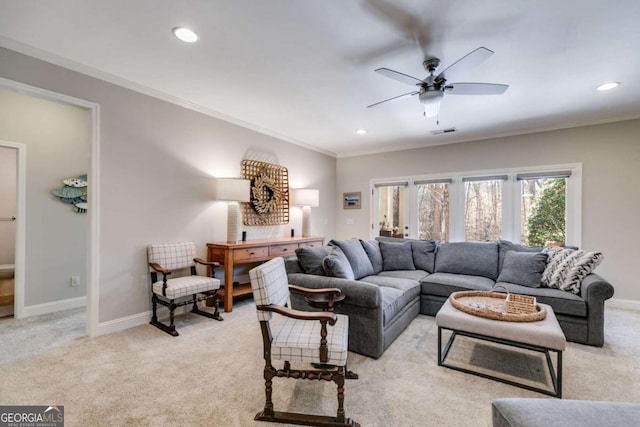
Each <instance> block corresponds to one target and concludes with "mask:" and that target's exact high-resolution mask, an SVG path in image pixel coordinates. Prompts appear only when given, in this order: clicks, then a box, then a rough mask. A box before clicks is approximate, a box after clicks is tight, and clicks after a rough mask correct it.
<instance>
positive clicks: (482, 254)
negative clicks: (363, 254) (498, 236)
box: [383, 242, 498, 280]
mask: <svg viewBox="0 0 640 427" xmlns="http://www.w3.org/2000/svg"><path fill="white" fill-rule="evenodd" d="M383 255H384V253H383ZM435 272H436V273H456V274H465V275H468V276H483V277H488V278H490V279H493V280H495V279H496V278H497V277H498V244H497V243H496V242H452V243H440V244H439V245H438V249H437V252H436V267H435Z"/></svg>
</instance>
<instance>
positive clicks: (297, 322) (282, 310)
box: [249, 258, 359, 426]
mask: <svg viewBox="0 0 640 427" xmlns="http://www.w3.org/2000/svg"><path fill="white" fill-rule="evenodd" d="M249 276H250V278H251V288H252V290H253V298H254V300H255V303H256V308H257V312H258V320H259V321H260V328H261V330H262V339H263V345H264V348H263V349H264V360H265V367H264V378H265V393H266V401H265V406H264V410H263V411H261V412H259V413H258V414H257V415H256V417H255V419H256V420H259V421H270V422H277V423H291V424H304V425H313V426H359V424H358V423H356V422H355V421H352V420H351V419H348V418H346V417H345V411H344V381H345V378H353V377H354V376H353V374H351V376H349V375H348V371H347V344H348V333H349V318H348V317H347V316H345V315H339V314H335V313H333V312H307V311H298V310H293V309H291V308H289V307H287V305H288V302H289V291H290V290H292V291H295V292H302V293H304V294H306V295H308V296H311V295H317V294H326V295H327V299H328V307H332V305H333V304H332V302H333V301H332V300H333V298H334V297H336V296H338V295H340V290H339V289H333V288H332V289H306V288H301V287H298V286H293V285H289V283H288V280H287V272H286V270H285V266H284V260H283V259H282V258H274V259H272V260H271V261H268V262H266V263H264V264H262V265H260V266H258V267H256V268H254V269H252V270H251V271H249ZM274 314H277V315H281V316H283V317H281V318H279V319H277V320H274V317H275V316H274ZM272 359H277V360H282V361H283V362H284V364H283V368H282V369H277V368H275V367H274V366H273V365H272ZM292 363H295V364H296V365H299V366H297V367H296V368H294V367H292ZM309 364H312V366H313V367H315V369H311V367H312V366H310V365H309ZM274 377H285V378H294V379H307V380H324V381H333V382H334V383H335V384H336V385H337V387H338V410H337V415H336V416H335V417H331V416H320V415H311V414H299V413H292V412H279V411H275V410H274V409H273V402H272V400H271V394H272V380H273V378H274Z"/></svg>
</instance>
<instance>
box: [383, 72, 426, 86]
mask: <svg viewBox="0 0 640 427" xmlns="http://www.w3.org/2000/svg"><path fill="white" fill-rule="evenodd" d="M375 71H376V73H378V74H381V75H383V76H385V77H389V78H390V79H393V80H397V81H399V82H402V83H406V84H408V85H411V86H416V85H422V84H423V83H424V82H423V81H422V80H420V79H418V78H416V77H411V76H408V75H406V74H403V73H400V72H398V71H393V70H390V69H388V68H378V69H377V70H375Z"/></svg>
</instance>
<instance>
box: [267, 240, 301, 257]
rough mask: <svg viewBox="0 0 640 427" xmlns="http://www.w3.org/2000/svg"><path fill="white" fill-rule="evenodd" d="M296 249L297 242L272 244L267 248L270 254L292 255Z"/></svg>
mask: <svg viewBox="0 0 640 427" xmlns="http://www.w3.org/2000/svg"><path fill="white" fill-rule="evenodd" d="M296 249H298V244H297V243H292V244H290V245H274V246H271V247H270V248H269V255H270V256H274V257H275V256H293V255H295V254H296Z"/></svg>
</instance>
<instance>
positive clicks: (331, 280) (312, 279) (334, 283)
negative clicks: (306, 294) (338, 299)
mask: <svg viewBox="0 0 640 427" xmlns="http://www.w3.org/2000/svg"><path fill="white" fill-rule="evenodd" d="M288 278H289V283H290V284H292V285H296V286H302V287H304V288H311V289H321V288H338V289H340V291H342V294H343V295H344V296H345V304H350V305H355V306H358V307H367V308H374V307H379V306H380V301H382V297H381V295H380V287H379V286H378V285H374V284H372V283H367V282H361V281H358V280H348V279H339V278H337V277H327V276H315V275H313V274H304V273H292V274H289V275H288Z"/></svg>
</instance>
